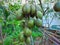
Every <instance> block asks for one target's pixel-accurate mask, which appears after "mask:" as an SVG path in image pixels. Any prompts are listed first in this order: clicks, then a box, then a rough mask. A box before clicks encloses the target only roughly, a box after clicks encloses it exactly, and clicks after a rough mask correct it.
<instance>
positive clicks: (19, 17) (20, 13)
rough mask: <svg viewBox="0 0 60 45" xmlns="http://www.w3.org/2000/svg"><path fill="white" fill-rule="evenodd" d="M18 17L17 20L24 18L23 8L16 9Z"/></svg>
mask: <svg viewBox="0 0 60 45" xmlns="http://www.w3.org/2000/svg"><path fill="white" fill-rule="evenodd" d="M16 18H17V20H21V19H22V18H23V15H22V10H18V11H16Z"/></svg>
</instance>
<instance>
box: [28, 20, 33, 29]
mask: <svg viewBox="0 0 60 45" xmlns="http://www.w3.org/2000/svg"><path fill="white" fill-rule="evenodd" d="M33 26H34V20H33V19H30V20H29V21H28V27H29V28H32V27H33Z"/></svg>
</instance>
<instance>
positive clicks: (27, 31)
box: [24, 27, 32, 37]
mask: <svg viewBox="0 0 60 45" xmlns="http://www.w3.org/2000/svg"><path fill="white" fill-rule="evenodd" d="M24 34H25V36H27V37H30V36H31V34H32V31H31V30H30V29H29V28H27V27H25V28H24Z"/></svg>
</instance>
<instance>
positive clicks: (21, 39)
mask: <svg viewBox="0 0 60 45" xmlns="http://www.w3.org/2000/svg"><path fill="white" fill-rule="evenodd" d="M19 39H20V41H21V42H23V41H24V40H25V39H24V34H23V32H21V33H20V35H19Z"/></svg>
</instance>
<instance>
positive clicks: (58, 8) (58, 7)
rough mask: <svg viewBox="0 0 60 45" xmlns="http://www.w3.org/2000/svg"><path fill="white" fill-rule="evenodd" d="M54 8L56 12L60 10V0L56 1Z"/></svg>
mask: <svg viewBox="0 0 60 45" xmlns="http://www.w3.org/2000/svg"><path fill="white" fill-rule="evenodd" d="M53 8H54V10H55V11H56V12H60V2H57V3H55V5H54V7H53Z"/></svg>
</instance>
